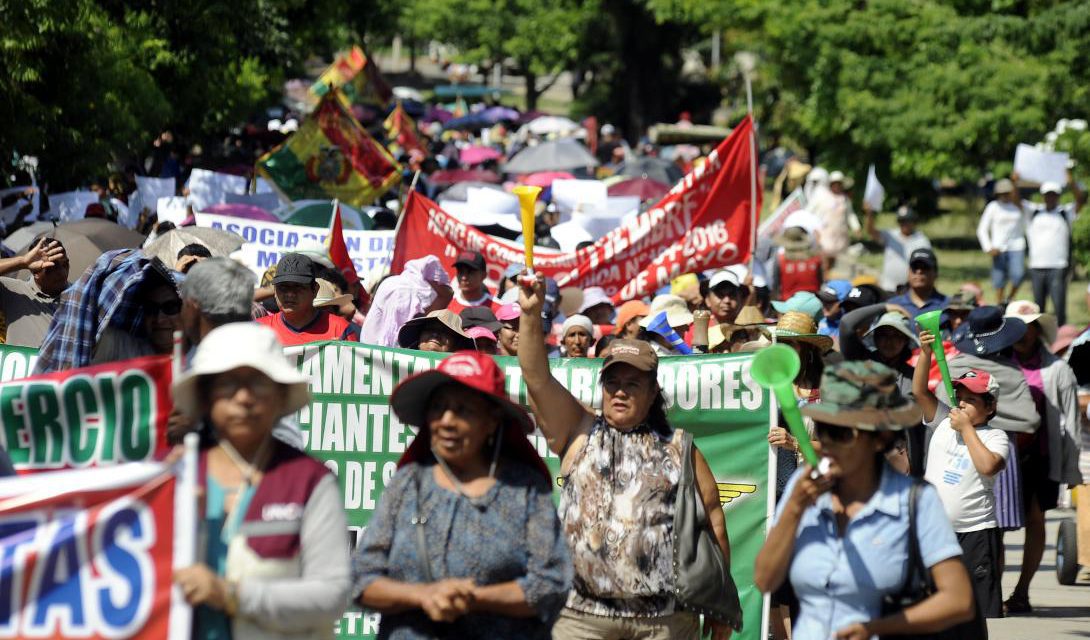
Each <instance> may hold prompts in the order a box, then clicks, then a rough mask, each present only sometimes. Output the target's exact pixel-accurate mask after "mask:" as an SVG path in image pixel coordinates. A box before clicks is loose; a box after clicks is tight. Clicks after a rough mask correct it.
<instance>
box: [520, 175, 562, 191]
mask: <svg viewBox="0 0 1090 640" xmlns="http://www.w3.org/2000/svg"><path fill="white" fill-rule="evenodd" d="M574 178H575V176H573V175H572V174H570V173H568V172H567V171H541V172H539V173H530V174H527V175H524V176H522V177H520V178H519V183H520V184H528V185H530V186H533V187H541V188H542V189H546V188H548V187H550V186H552V184H553V181H554V180H573V179H574Z"/></svg>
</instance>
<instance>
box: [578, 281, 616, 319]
mask: <svg viewBox="0 0 1090 640" xmlns="http://www.w3.org/2000/svg"><path fill="white" fill-rule="evenodd" d="M600 304H608V305H609V306H611V307H612V306H613V300H611V299H610V297H609V296H607V295H606V290H605V289H603V288H602V287H587V288H586V289H583V304H581V305H579V313H583V312H584V311H586V310H587V309H590V308H591V307H595V306H598V305H600Z"/></svg>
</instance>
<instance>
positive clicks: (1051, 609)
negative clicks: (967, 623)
mask: <svg viewBox="0 0 1090 640" xmlns="http://www.w3.org/2000/svg"><path fill="white" fill-rule="evenodd" d="M1074 517H1075V512H1074V511H1064V510H1054V511H1050V512H1049V516H1048V522H1047V524H1046V538H1045V539H1046V541H1047V546H1046V547H1045V557H1044V559H1043V560H1042V561H1041V569H1040V571H1038V572H1037V575H1035V576H1034V577H1033V583H1032V584H1031V585H1030V591H1029V597H1030V603H1031V604H1032V605H1033V610H1034V611H1033V615H1032V616H1015V617H1011V618H1003V619H1001V620H989V621H988V631H989V636H990V638H991V640H1026V639H1030V640H1053V639H1054V638H1090V582H1087V581H1080V582H1078V583H1076V584H1075V585H1073V586H1070V587H1064V586H1061V585H1060V583H1058V582H1056V529H1057V527H1058V526H1059V525H1058V523H1059V522H1060V521H1061V520H1064V519H1067V518H1074ZM1006 543H1007V559H1006V563H1007V566H1006V571H1005V572H1004V573H1003V597H1004V598H1006V597H1007V596H1009V595H1010V593H1011V590H1012V589H1014V585H1015V583H1017V582H1018V572H1019V568H1020V567H1021V564H1022V533H1021V532H1013V533H1008V534H1007V537H1006Z"/></svg>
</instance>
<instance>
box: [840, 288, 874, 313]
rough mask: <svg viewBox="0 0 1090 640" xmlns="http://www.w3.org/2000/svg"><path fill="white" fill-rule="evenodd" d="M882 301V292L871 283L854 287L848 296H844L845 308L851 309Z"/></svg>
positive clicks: (846, 309)
mask: <svg viewBox="0 0 1090 640" xmlns="http://www.w3.org/2000/svg"><path fill="white" fill-rule="evenodd" d="M881 301H882V294H881V292H880V291H879V290H878V288H877V287H875V286H874V285H870V284H861V285H856V286H854V287H852V290H851V291H849V292H848V296H847V297H846V298H844V303H843V306H844V310H845V311H851V310H853V309H858V308H859V307H866V306H868V305H872V304H878V303H879V302H881Z"/></svg>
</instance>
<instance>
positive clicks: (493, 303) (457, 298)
mask: <svg viewBox="0 0 1090 640" xmlns="http://www.w3.org/2000/svg"><path fill="white" fill-rule="evenodd" d="M501 306H502V305H501V304H500V302H499V301H498V300H496V299H495V298H493V297H492V294H491V293H485V295H484V297H483V298H481V299H480V300H477V301H466V300H463V299H462V294H461V293H459V292H457V291H455V292H454V297H453V298H451V301H450V304H448V305H447V309H449V310H450V311H453V312H454V313H461V312H462V309H467V308H469V307H488V308H489V309H491V310H492V312H493V313H495V312H496V310H497V309H499V308H500V307H501Z"/></svg>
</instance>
